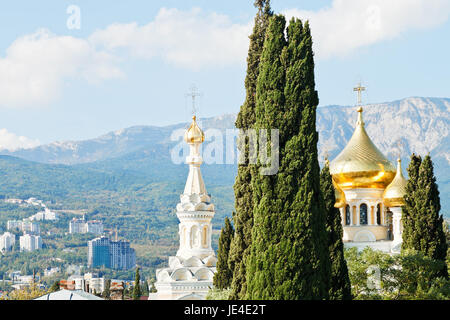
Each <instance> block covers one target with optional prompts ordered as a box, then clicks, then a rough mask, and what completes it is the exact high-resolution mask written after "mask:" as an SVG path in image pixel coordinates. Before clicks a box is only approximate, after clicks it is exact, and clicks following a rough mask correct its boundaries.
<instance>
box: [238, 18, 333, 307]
mask: <svg viewBox="0 0 450 320" xmlns="http://www.w3.org/2000/svg"><path fill="white" fill-rule="evenodd" d="M285 24H286V21H285V18H284V16H282V15H279V16H277V15H276V16H273V17H272V18H271V20H270V23H269V27H268V30H267V34H266V40H265V43H264V48H263V53H262V56H261V64H260V74H259V77H258V82H257V94H256V97H257V103H256V125H255V128H256V129H267V130H268V131H270V129H279V149H278V150H279V157H280V167H279V171H278V173H277V174H276V175H261V174H260V173H259V172H258V174H257V175H256V176H255V177H254V179H253V181H252V186H253V193H254V195H253V197H254V202H255V208H254V226H253V229H252V243H251V252H250V256H249V258H248V265H247V286H248V287H247V295H246V298H249V299H326V298H328V290H329V286H330V257H329V254H328V243H327V234H326V229H325V223H326V215H325V207H324V202H323V197H322V194H321V192H320V168H319V163H318V159H317V141H318V133H317V131H316V127H315V123H316V108H317V105H318V102H319V101H318V95H317V91H315V89H314V87H315V82H314V60H313V52H312V38H311V34H310V29H309V24H308V23H306V24H305V26H303V25H302V23H301V21H300V20H298V19H292V20H291V22H290V25H289V27H288V29H287V39H288V41H286V38H285V35H284V30H285ZM269 139H270V138H269ZM275 151H276V150H275Z"/></svg>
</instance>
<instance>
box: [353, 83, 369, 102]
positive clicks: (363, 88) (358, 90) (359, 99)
mask: <svg viewBox="0 0 450 320" xmlns="http://www.w3.org/2000/svg"><path fill="white" fill-rule="evenodd" d="M365 90H366V87H362V86H361V82H360V83H358V86H357V87H355V88H353V91H356V92H358V94H357V97H358V100H357V104H356V105H358V106H360V105H361V92H362V91H365Z"/></svg>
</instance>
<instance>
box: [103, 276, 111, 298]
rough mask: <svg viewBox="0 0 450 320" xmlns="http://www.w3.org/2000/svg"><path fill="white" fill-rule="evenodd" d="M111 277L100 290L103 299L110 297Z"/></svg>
mask: <svg viewBox="0 0 450 320" xmlns="http://www.w3.org/2000/svg"><path fill="white" fill-rule="evenodd" d="M110 288H111V279H107V280H106V283H105V290H103V292H102V297H103V298H104V299H105V300H109V299H110V298H111V290H110Z"/></svg>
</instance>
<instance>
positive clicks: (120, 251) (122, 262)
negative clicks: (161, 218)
mask: <svg viewBox="0 0 450 320" xmlns="http://www.w3.org/2000/svg"><path fill="white" fill-rule="evenodd" d="M88 266H89V267H100V266H104V267H106V268H111V269H121V270H126V269H131V268H134V267H135V266H136V253H135V251H134V249H133V248H131V247H130V243H129V242H127V241H124V240H120V241H111V240H109V239H108V238H107V237H100V238H96V239H93V240H91V241H89V242H88Z"/></svg>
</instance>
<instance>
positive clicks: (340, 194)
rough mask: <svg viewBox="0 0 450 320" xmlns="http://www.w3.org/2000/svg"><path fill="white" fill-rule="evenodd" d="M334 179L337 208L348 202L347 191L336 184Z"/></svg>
mask: <svg viewBox="0 0 450 320" xmlns="http://www.w3.org/2000/svg"><path fill="white" fill-rule="evenodd" d="M332 181H333V187H334V196H335V197H336V203H335V204H334V207H335V208H342V207H343V206H345V204H346V200H345V193H344V191H342V189H341V188H339V186H338V185H337V184H336V182H334V180H332Z"/></svg>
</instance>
